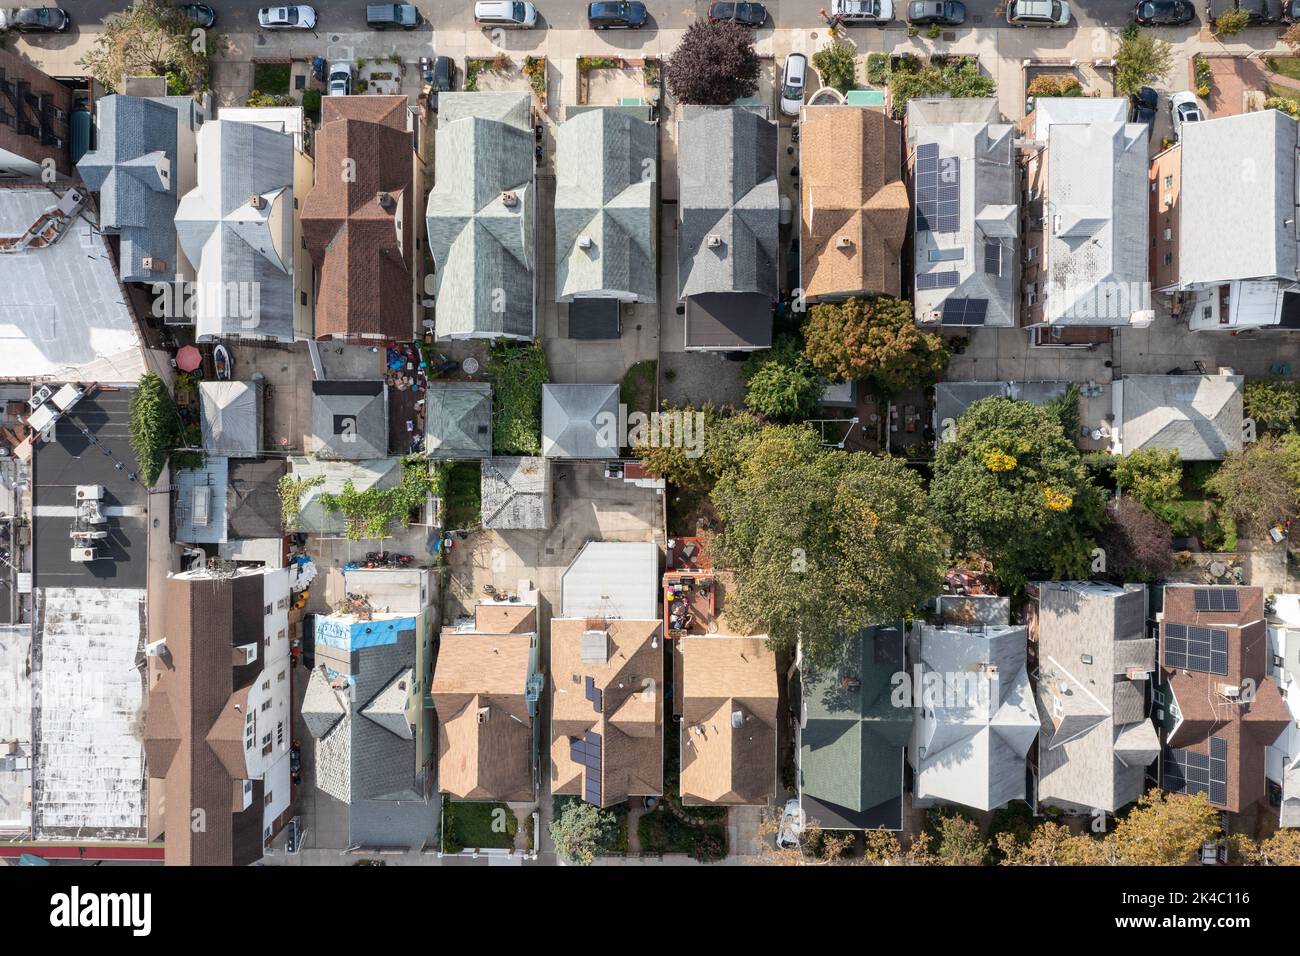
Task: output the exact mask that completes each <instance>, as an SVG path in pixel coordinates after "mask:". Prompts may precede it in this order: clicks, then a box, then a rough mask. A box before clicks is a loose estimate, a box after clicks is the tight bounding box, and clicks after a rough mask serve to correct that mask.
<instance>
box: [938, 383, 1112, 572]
mask: <svg viewBox="0 0 1300 956" xmlns="http://www.w3.org/2000/svg"><path fill="white" fill-rule="evenodd" d="M1103 505H1104V501H1103V497H1102V495H1101V492H1100V491H1099V490H1098V489H1097V488H1096V487H1095V486H1094V485H1093V483H1092V480H1091V478H1090V477H1089V475H1088V469H1087V467H1086V466H1085V465H1084V463H1083V460H1082V458H1081V456H1080V455H1079V452H1078V449H1076V448H1075V447H1074V445H1073V444H1071V443H1070V442H1069V441H1068V440H1067V439H1066V437H1065V433H1064V432H1063V431H1062V430H1061V423H1060V421H1059V420H1058V418H1057V416H1056V415H1055V414H1054V413H1053V412H1052V410H1051V409H1048V408H1043V407H1040V406H1037V405H1031V404H1029V403H1028V402H1018V401H1013V400H1011V399H1007V398H1002V397H994V398H985V399H981V400H980V401H978V402H975V403H974V404H973V405H971V406H970V408H968V409H967V410H966V412H965V414H963V415H962V416H961V418H959V419H958V420H957V426H956V433H955V434H954V436H953V437H952V439H951V440H949V441H944V442H941V443H940V445H939V448H938V451H937V453H936V455H935V462H934V480H933V481H932V482H931V483H930V506H931V511H932V513H933V515H934V517H935V520H936V522H937V523H938V524H939V525H940V527H942V528H944V529H945V530H947V531H948V533H949V534H951V535H952V539H953V542H952V543H953V547H954V548H955V549H956V550H957V551H971V552H977V553H979V554H982V555H984V556H985V557H987V558H989V559H990V560H991V561H992V562H993V570H994V574H995V575H996V576H997V578H998V579H999V580H1000V581H1001V582H1002V583H1003V584H1004V585H1006V586H1008V587H1012V588H1018V587H1020V586H1022V585H1023V584H1024V583H1025V581H1026V580H1027V579H1028V575H1030V574H1031V573H1049V574H1051V575H1053V576H1058V577H1087V576H1088V575H1089V572H1090V567H1091V561H1090V553H1091V550H1092V547H1093V541H1092V537H1091V536H1092V534H1093V532H1094V531H1095V529H1096V528H1097V526H1098V524H1099V523H1100V520H1101V515H1102V508H1103Z"/></svg>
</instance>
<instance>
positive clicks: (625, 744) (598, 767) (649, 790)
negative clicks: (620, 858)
mask: <svg viewBox="0 0 1300 956" xmlns="http://www.w3.org/2000/svg"><path fill="white" fill-rule="evenodd" d="M661 630H662V626H661V622H660V621H657V620H653V621H652V620H609V621H593V620H586V619H583V618H578V619H561V618H555V619H553V620H552V621H551V683H552V695H551V792H552V793H553V794H558V795H564V794H577V795H579V796H582V797H583V799H585V800H587V801H588V802H589V803H594V804H595V805H597V806H601V807H608V806H613V805H615V804H618V803H622V802H623V801H624V800H626V799H627V798H628V797H630V796H660V795H662V794H663V728H664V686H663V682H664V658H663V654H664V649H663V634H662V633H661ZM593 636H597V637H601V638H603V640H601V641H600V642H595V641H592V640H590V638H591V637H593ZM597 643H598V644H599V651H595V652H594V648H595V647H596V645H597Z"/></svg>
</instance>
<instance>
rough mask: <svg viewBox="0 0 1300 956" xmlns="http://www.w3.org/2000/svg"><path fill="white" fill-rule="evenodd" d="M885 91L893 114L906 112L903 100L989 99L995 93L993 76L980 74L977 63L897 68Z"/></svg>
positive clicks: (968, 60)
mask: <svg viewBox="0 0 1300 956" xmlns="http://www.w3.org/2000/svg"><path fill="white" fill-rule="evenodd" d="M889 91H890V94H891V98H892V101H893V107H894V115H896V116H903V115H905V114H906V113H907V101H908V100H910V99H912V98H914V97H924V96H951V97H953V98H961V97H972V96H974V97H978V96H992V95H993V94H994V93H995V92H996V91H997V84H996V83H995V82H994V81H993V77H991V76H988V75H987V74H985V73H981V72H980V66H979V60H977V59H975V58H974V57H963V58H962V59H960V60H957V61H954V62H950V63H944V64H942V65H937V64H933V63H932V64H931V65H929V66H926V67H924V68H921V69H910V68H905V69H897V70H894V71H893V72H892V73H890V74H889Z"/></svg>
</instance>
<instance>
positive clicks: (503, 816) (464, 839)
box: [442, 794, 519, 853]
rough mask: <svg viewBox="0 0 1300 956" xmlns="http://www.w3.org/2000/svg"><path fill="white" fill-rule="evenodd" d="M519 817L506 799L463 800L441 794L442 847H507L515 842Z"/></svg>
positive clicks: (455, 849)
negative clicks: (468, 801)
mask: <svg viewBox="0 0 1300 956" xmlns="http://www.w3.org/2000/svg"><path fill="white" fill-rule="evenodd" d="M518 829H519V820H518V819H516V817H515V814H514V811H513V810H511V809H510V808H509V807H507V806H506V805H505V804H504V803H461V802H458V801H453V800H452V799H451V797H449V796H446V795H445V794H444V795H443V798H442V849H443V850H444V852H447V853H459V852H460V851H461V850H486V849H498V850H508V849H510V848H511V847H513V846H514V845H515V831H516V830H518Z"/></svg>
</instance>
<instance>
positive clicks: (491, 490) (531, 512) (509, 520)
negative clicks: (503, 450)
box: [479, 458, 551, 531]
mask: <svg viewBox="0 0 1300 956" xmlns="http://www.w3.org/2000/svg"><path fill="white" fill-rule="evenodd" d="M479 492H480V500H481V502H482V508H481V510H482V513H483V527H485V528H492V529H494V530H497V531H520V530H537V529H545V528H549V527H550V526H551V463H550V462H549V461H547V460H546V459H545V458H484V459H483V461H482V464H481V465H480V466H479Z"/></svg>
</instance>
